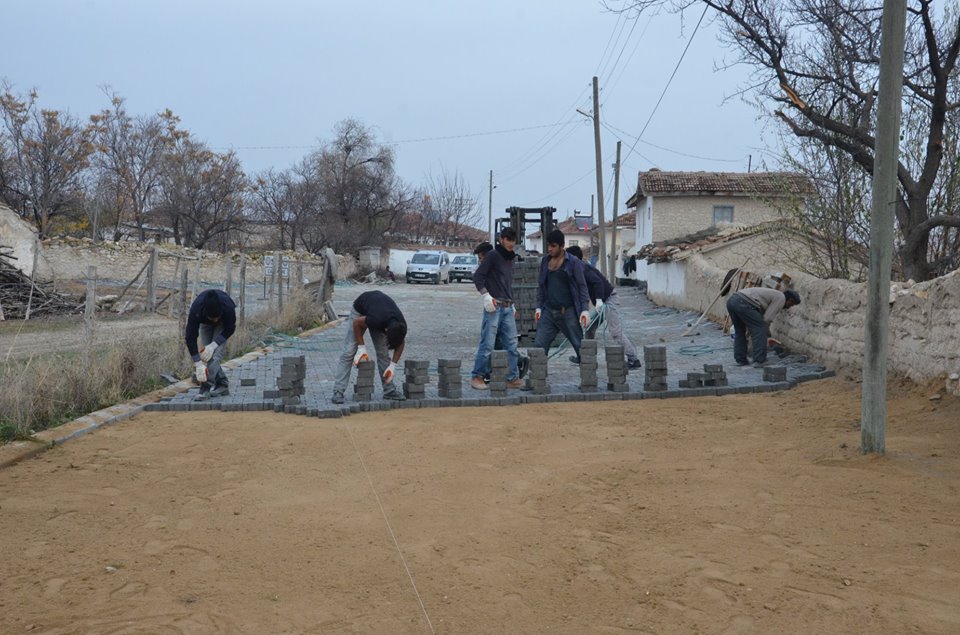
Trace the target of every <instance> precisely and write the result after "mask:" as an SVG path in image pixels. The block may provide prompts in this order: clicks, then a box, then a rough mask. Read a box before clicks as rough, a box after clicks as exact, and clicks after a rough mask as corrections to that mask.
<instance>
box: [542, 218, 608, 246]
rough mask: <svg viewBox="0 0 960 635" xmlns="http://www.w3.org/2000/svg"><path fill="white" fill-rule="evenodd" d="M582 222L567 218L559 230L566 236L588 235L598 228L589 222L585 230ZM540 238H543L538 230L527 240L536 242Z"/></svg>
mask: <svg viewBox="0 0 960 635" xmlns="http://www.w3.org/2000/svg"><path fill="white" fill-rule="evenodd" d="M580 222H582V221H580ZM580 222H578V221H577V219H576V218H575V217H573V216H570V217H569V218H567V220H565V221H561V222H559V223H557V229H559V230H560V231H562V232H563V235H564V236H566V235H567V234H587V233H589V232H590V230H591V229H593V228H594V227H596V224H594V223H593V222H588V223H587V227H586V228H584V227H583V226H582V225H581V224H580ZM540 236H541V233H540V230H537V231H535V232H533V233H532V234H529V235H528V236H527V238H529V239H530V240H534V239H537V238H540Z"/></svg>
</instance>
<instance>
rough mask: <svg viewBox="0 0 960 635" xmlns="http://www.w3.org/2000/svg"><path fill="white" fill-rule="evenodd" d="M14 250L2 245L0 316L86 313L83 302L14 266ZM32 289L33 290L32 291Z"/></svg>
mask: <svg viewBox="0 0 960 635" xmlns="http://www.w3.org/2000/svg"><path fill="white" fill-rule="evenodd" d="M14 260H16V257H15V256H13V254H12V250H10V249H9V248H6V247H0V315H2V316H3V318H4V319H7V320H22V319H24V318H25V317H26V315H27V305H28V304H29V306H30V317H31V318H33V317H42V316H45V315H70V314H76V313H83V305H84V303H83V301H82V300H78V299H77V298H73V297H70V296H68V295H66V294H63V293H58V292H57V291H54V289H53V285H52V284H50V283H43V282H37V281H34V280H32V279H31V278H30V276H28V275H26V274H25V273H23V272H22V271H20V269H18V268H17V267H15V266H14V264H13V261H14ZM31 290H32V291H31Z"/></svg>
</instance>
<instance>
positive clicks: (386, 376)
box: [383, 362, 397, 384]
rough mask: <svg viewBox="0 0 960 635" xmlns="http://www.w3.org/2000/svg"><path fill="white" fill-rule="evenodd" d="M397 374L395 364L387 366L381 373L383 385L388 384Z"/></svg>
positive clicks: (391, 363)
mask: <svg viewBox="0 0 960 635" xmlns="http://www.w3.org/2000/svg"><path fill="white" fill-rule="evenodd" d="M396 373H397V363H396V362H390V365H389V366H387V370H385V371H383V383H385V384H389V383H390V380H391V379H393V376H394V375H395V374H396Z"/></svg>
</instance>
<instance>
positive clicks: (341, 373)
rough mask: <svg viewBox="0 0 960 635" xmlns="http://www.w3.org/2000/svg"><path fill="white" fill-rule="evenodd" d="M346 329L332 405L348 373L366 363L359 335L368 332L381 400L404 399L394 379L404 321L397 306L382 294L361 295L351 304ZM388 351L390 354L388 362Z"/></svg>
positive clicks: (341, 397)
mask: <svg viewBox="0 0 960 635" xmlns="http://www.w3.org/2000/svg"><path fill="white" fill-rule="evenodd" d="M346 328H347V332H346V336H345V337H344V340H343V347H342V348H341V351H340V359H339V361H338V363H337V376H336V381H335V383H334V385H333V398H332V399H331V401H332V402H333V403H335V404H342V403H343V401H344V393H345V392H346V390H347V384H349V383H350V372H351V370H352V369H353V367H354V366H356V365H357V364H359V363H360V362H362V361H367V360H369V359H370V356H369V354H368V353H367V347H366V345H365V344H364V343H363V335H364V333H366V332H367V331H369V332H370V339H371V340H372V341H373V350H374V352H375V353H376V355H377V368H378V370H379V371H380V378H381V381H382V383H383V398H384V399H391V400H393V401H404V400H405V399H406V397H404V396H403V393H402V392H400V389H399V388H397V384H396V382H394V377H395V375H396V371H397V362H399V361H400V356H401V355H402V354H403V346H404V341H405V340H406V337H407V321H406V320H405V319H404V317H403V313H401V312H400V307H398V306H397V303H396V302H394V301H393V298H391V297H390V296H388V295H387V294H386V293H384V292H383V291H367V292H365V293H361V294H360V295H358V296H357V299H356V300H354V301H353V307H352V309H351V311H350V319H349V320H348V321H347V326H346ZM390 350H393V358H392V359H391V357H390Z"/></svg>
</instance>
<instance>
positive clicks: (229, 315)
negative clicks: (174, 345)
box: [184, 289, 237, 399]
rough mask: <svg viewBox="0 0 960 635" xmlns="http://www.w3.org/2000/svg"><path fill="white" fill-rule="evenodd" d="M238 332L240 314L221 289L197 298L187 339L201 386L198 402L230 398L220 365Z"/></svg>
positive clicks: (188, 319)
mask: <svg viewBox="0 0 960 635" xmlns="http://www.w3.org/2000/svg"><path fill="white" fill-rule="evenodd" d="M235 330H237V311H236V305H235V304H234V303H233V300H232V299H231V298H230V296H228V295H227V294H226V293H224V292H223V291H220V290H219V289H208V290H206V291H203V292H201V293H200V294H198V295H197V297H196V298H195V299H194V300H193V304H191V305H190V313H189V315H188V316H187V328H186V332H185V334H184V339H185V340H186V343H187V352H188V353H190V359H192V360H193V374H194V377H195V378H196V380H197V383H199V384H200V395H199V397H198V398H199V399H206V398H208V397H221V396H224V395H228V394H230V388H229V382H228V381H227V375H226V373H224V372H223V369H222V368H220V363H221V362H222V361H223V353H224V351H225V350H226V347H225V346H224V344H226V342H227V339H229V338H230V336H231V335H233V332H234V331H235ZM198 338H199V340H200V345H199V347H198V346H197V339H198Z"/></svg>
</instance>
